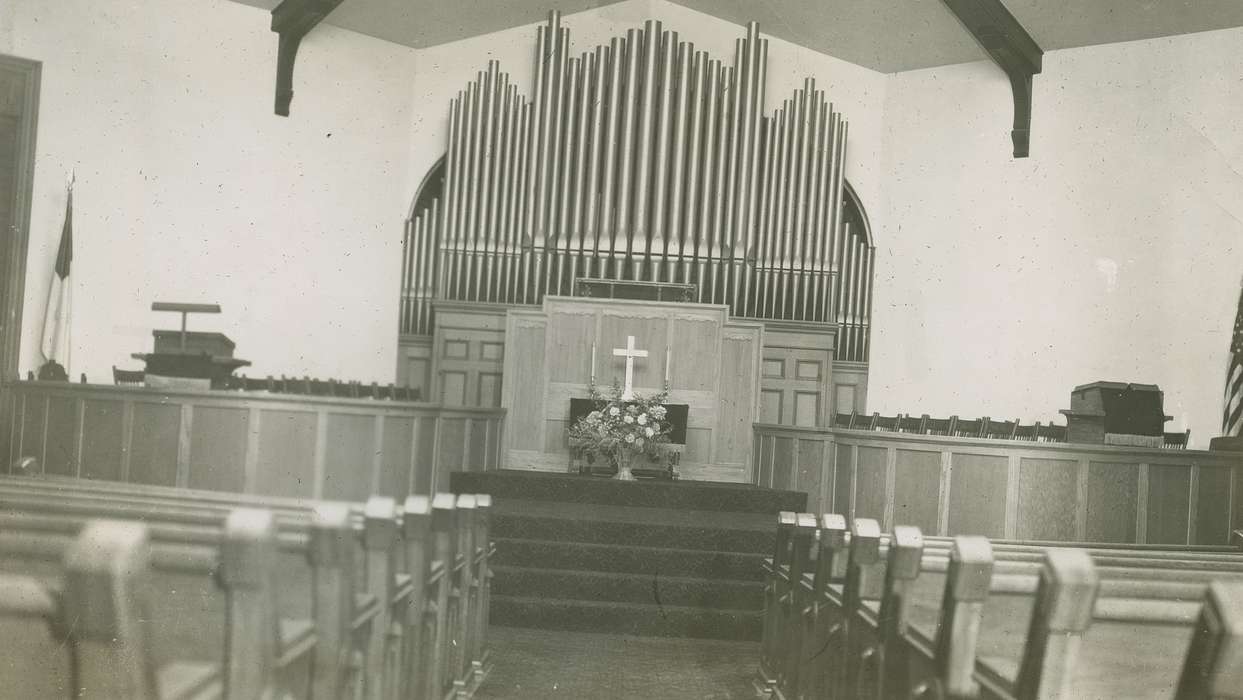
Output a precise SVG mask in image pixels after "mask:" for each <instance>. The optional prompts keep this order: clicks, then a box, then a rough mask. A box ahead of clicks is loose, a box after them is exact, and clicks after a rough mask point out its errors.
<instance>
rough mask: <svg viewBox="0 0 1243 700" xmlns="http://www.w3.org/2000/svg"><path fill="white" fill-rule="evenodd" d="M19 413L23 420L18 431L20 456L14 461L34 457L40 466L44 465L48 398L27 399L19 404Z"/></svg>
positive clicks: (29, 397) (30, 397)
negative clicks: (19, 458)
mask: <svg viewBox="0 0 1243 700" xmlns="http://www.w3.org/2000/svg"><path fill="white" fill-rule="evenodd" d="M18 413H19V415H20V417H21V419H22V420H21V423H20V424H19V430H18V431H17V438H18V442H17V445H18V448H17V453H18V454H17V455H16V456H15V458H14V461H16V458H18V457H34V458H35V459H38V460H39V464H43V462H44V460H45V458H44V446H45V445H44V435H46V434H47V433H46V432H45V429H46V428H47V418H48V398H47V397H46V396H42V395H35V396H28V397H25V400H24V401H20V402H19V406H18Z"/></svg>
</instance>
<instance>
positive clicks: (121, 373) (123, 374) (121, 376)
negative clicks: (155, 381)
mask: <svg viewBox="0 0 1243 700" xmlns="http://www.w3.org/2000/svg"><path fill="white" fill-rule="evenodd" d="M146 378H147V373H146V372H144V371H142V370H140V369H117V366H116V365H113V366H112V383H113V384H116V385H117V386H143V385H144V384H145V383H146Z"/></svg>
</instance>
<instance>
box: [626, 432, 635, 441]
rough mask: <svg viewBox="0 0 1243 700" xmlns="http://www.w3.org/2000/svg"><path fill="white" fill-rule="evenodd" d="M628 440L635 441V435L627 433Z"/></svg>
mask: <svg viewBox="0 0 1243 700" xmlns="http://www.w3.org/2000/svg"><path fill="white" fill-rule="evenodd" d="M626 442H634V436H633V435H630V434H628V433H627V435H626Z"/></svg>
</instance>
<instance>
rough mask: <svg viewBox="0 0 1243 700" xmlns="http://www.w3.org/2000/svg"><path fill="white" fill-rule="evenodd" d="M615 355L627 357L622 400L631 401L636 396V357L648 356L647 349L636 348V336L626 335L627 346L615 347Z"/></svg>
mask: <svg viewBox="0 0 1243 700" xmlns="http://www.w3.org/2000/svg"><path fill="white" fill-rule="evenodd" d="M613 356H614V357H624V358H626V387H625V389H623V390H622V395H621V397H622V400H623V401H629V400H631V399H633V398H634V358H636V357H647V351H646V350H635V349H634V336H633V335H628V336H626V347H624V348H613Z"/></svg>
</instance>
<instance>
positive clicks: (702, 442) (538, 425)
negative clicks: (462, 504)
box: [502, 297, 763, 483]
mask: <svg viewBox="0 0 1243 700" xmlns="http://www.w3.org/2000/svg"><path fill="white" fill-rule="evenodd" d="M762 334H763V326H762V325H761V324H759V323H757V322H753V321H737V320H732V319H730V318H729V316H728V314H727V309H726V308H725V307H724V306H710V305H707V304H691V303H674V302H646V301H636V300H627V299H608V300H598V299H590V298H581V297H545V299H544V305H543V308H542V309H540V310H534V309H521V308H515V309H512V310H510V311H509V314H508V316H507V325H506V333H505V342H506V345H505V369H504V372H505V382H504V389H503V399H502V400H503V403H502V405H503V406H505V407H507V408H509V409H511V410H510V411H509V416H510V418H509V424H508V425H507V427H506V433H505V434H506V440H507V443H506V458H505V465H506V467H507V468H512V469H535V470H543V471H565V470H567V469H568V468H569V452H568V447H567V443H566V431H567V430H568V428H569V417H570V399H571V398H586V397H587V396H588V386H589V383H590V381H591V377H592V376H593V374H594V376H595V380H596V384H597V385H598V386H599V387H600V388H601V390H607V389H608V388H609V386H610V385H611V384H612V382H613V380H614V379H618V380H620V379H621V377H623V376H624V374H625V362H624V361H623V360H622V359H621V358H619V357H614V356H613V349H614V348H618V347H625V345H626V338H627V336H631V335H633V336H634V337H635V343H636V346H637V347H638V348H639V349H642V350H647V351H648V356H647V357H646V358H642V359H641V360H637V361H636V362H635V365H634V388H635V391H637V392H639V393H641V394H654V393H656V392H658V391H660V389H661V388H662V387H663V386H664V384H665V379H666V377H667V378H668V381H669V402H670V403H680V404H687V405H689V406H690V411H689V415H688V422H687V431H686V446H685V448H684V449H683V451H682V461H681V463H680V465H679V467H678V471H679V473H680V474H681V476H682V478H685V479H702V480H711V481H733V482H744V483H745V482H747V481H750V479H751V476H750V474H749V472H748V471H747V470H748V468H749V465H748V458H749V457H750V455H751V425H752V423H753V422H754V421H755V417H756V412H755V411H756V396H757V394H758V390H759V364H760V354H761V341H762ZM593 344H594V346H595V348H596V352H595V357H594V360H595V364H594V366H593V364H592V359H593V357H592V346H593Z"/></svg>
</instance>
